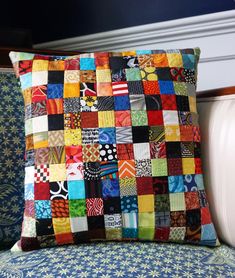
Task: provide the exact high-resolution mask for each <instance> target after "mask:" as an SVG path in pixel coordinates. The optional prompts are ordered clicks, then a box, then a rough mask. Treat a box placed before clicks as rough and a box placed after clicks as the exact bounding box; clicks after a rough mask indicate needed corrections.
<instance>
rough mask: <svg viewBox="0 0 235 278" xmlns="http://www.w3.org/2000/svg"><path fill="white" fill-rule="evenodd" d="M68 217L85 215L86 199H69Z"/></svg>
mask: <svg viewBox="0 0 235 278" xmlns="http://www.w3.org/2000/svg"><path fill="white" fill-rule="evenodd" d="M69 214H70V217H79V216H85V215H86V200H85V199H84V200H69Z"/></svg>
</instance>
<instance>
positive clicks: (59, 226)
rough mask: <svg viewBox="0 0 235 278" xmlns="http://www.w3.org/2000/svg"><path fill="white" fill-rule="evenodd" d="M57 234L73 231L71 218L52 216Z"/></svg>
mask: <svg viewBox="0 0 235 278" xmlns="http://www.w3.org/2000/svg"><path fill="white" fill-rule="evenodd" d="M52 223H53V229H54V232H55V234H66V233H71V228H70V220H69V218H65V217H64V218H52Z"/></svg>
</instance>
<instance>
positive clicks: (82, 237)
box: [73, 231, 90, 244]
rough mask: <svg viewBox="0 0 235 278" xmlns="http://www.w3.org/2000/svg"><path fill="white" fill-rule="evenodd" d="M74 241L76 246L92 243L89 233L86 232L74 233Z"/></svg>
mask: <svg viewBox="0 0 235 278" xmlns="http://www.w3.org/2000/svg"><path fill="white" fill-rule="evenodd" d="M73 240H74V243H75V244H78V243H87V242H89V241H90V236H89V232H88V231H85V232H77V233H73Z"/></svg>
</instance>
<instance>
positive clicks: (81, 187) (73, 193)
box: [68, 180, 86, 200]
mask: <svg viewBox="0 0 235 278" xmlns="http://www.w3.org/2000/svg"><path fill="white" fill-rule="evenodd" d="M68 191H69V199H70V200H77V199H85V196H86V194H85V183H84V181H83V180H78V181H68Z"/></svg>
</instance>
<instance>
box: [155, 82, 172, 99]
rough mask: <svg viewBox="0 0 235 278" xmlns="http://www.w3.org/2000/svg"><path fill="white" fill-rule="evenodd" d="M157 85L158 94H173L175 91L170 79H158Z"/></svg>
mask: <svg viewBox="0 0 235 278" xmlns="http://www.w3.org/2000/svg"><path fill="white" fill-rule="evenodd" d="M158 84H159V87H160V94H165V95H173V94H174V93H175V91H174V85H173V82H172V81H161V80H159V81H158Z"/></svg>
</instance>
